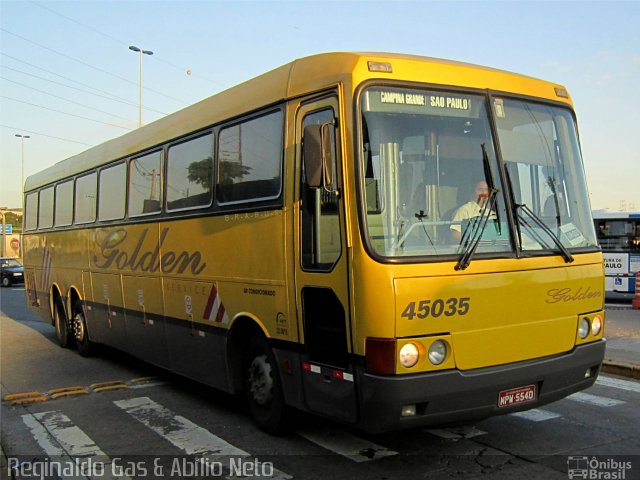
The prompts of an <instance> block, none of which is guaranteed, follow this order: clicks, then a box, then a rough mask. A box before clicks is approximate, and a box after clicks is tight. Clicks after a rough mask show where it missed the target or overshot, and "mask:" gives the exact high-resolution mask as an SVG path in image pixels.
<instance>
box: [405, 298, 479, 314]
mask: <svg viewBox="0 0 640 480" xmlns="http://www.w3.org/2000/svg"><path fill="white" fill-rule="evenodd" d="M470 302H471V298H470V297H462V298H448V299H446V300H442V299H440V298H438V299H436V300H433V301H432V300H420V301H418V302H409V304H408V305H407V306H406V307H405V308H404V310H403V311H402V315H401V316H402V317H404V318H406V319H408V320H413V318H414V317H418V318H421V319H422V318H427V317H433V318H438V317H440V316H442V315H444V316H445V317H453V316H454V315H466V314H467V313H469V309H470V308H471V303H470Z"/></svg>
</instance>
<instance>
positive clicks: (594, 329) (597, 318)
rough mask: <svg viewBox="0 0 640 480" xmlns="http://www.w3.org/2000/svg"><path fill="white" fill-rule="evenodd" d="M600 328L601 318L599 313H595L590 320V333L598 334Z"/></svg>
mask: <svg viewBox="0 0 640 480" xmlns="http://www.w3.org/2000/svg"><path fill="white" fill-rule="evenodd" d="M600 330H602V318H601V317H600V315H596V316H595V317H594V318H593V321H592V322H591V333H592V334H593V335H598V334H599V333H600Z"/></svg>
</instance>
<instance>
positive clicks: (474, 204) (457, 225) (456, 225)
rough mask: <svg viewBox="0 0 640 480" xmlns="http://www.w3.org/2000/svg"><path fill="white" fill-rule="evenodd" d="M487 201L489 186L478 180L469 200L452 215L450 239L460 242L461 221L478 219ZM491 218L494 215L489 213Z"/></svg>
mask: <svg viewBox="0 0 640 480" xmlns="http://www.w3.org/2000/svg"><path fill="white" fill-rule="evenodd" d="M488 200H489V185H488V184H487V182H486V181H484V180H480V181H479V182H478V183H476V185H475V189H474V191H473V193H472V194H471V199H470V200H469V201H468V202H467V203H465V204H464V205H462V206H460V207H459V208H458V209H457V210H456V212H455V213H454V214H453V223H452V224H451V227H450V229H451V238H452V239H453V240H454V241H455V242H458V243H459V242H460V239H461V238H462V221H463V220H469V219H471V218H474V217H479V216H480V214H481V213H482V209H483V208H484V206H485V204H486V203H487V201H488ZM491 215H492V217H493V216H494V215H495V214H494V213H493V212H491Z"/></svg>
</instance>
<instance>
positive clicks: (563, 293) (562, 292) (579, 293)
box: [546, 287, 602, 304]
mask: <svg viewBox="0 0 640 480" xmlns="http://www.w3.org/2000/svg"><path fill="white" fill-rule="evenodd" d="M547 297H548V298H547V300H546V302H547V303H552V304H553V303H560V302H565V303H566V302H575V301H578V300H588V299H590V298H600V297H602V292H600V291H596V290H591V287H587V288H586V289H583V288H582V287H580V288H578V290H576V291H574V290H573V289H572V288H568V287H565V288H552V289H551V290H548V291H547Z"/></svg>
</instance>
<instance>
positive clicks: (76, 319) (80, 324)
mask: <svg viewBox="0 0 640 480" xmlns="http://www.w3.org/2000/svg"><path fill="white" fill-rule="evenodd" d="M73 336H74V338H75V339H76V341H78V342H82V341H83V340H84V319H83V318H82V315H81V314H79V313H77V314H75V315H74V316H73Z"/></svg>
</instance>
